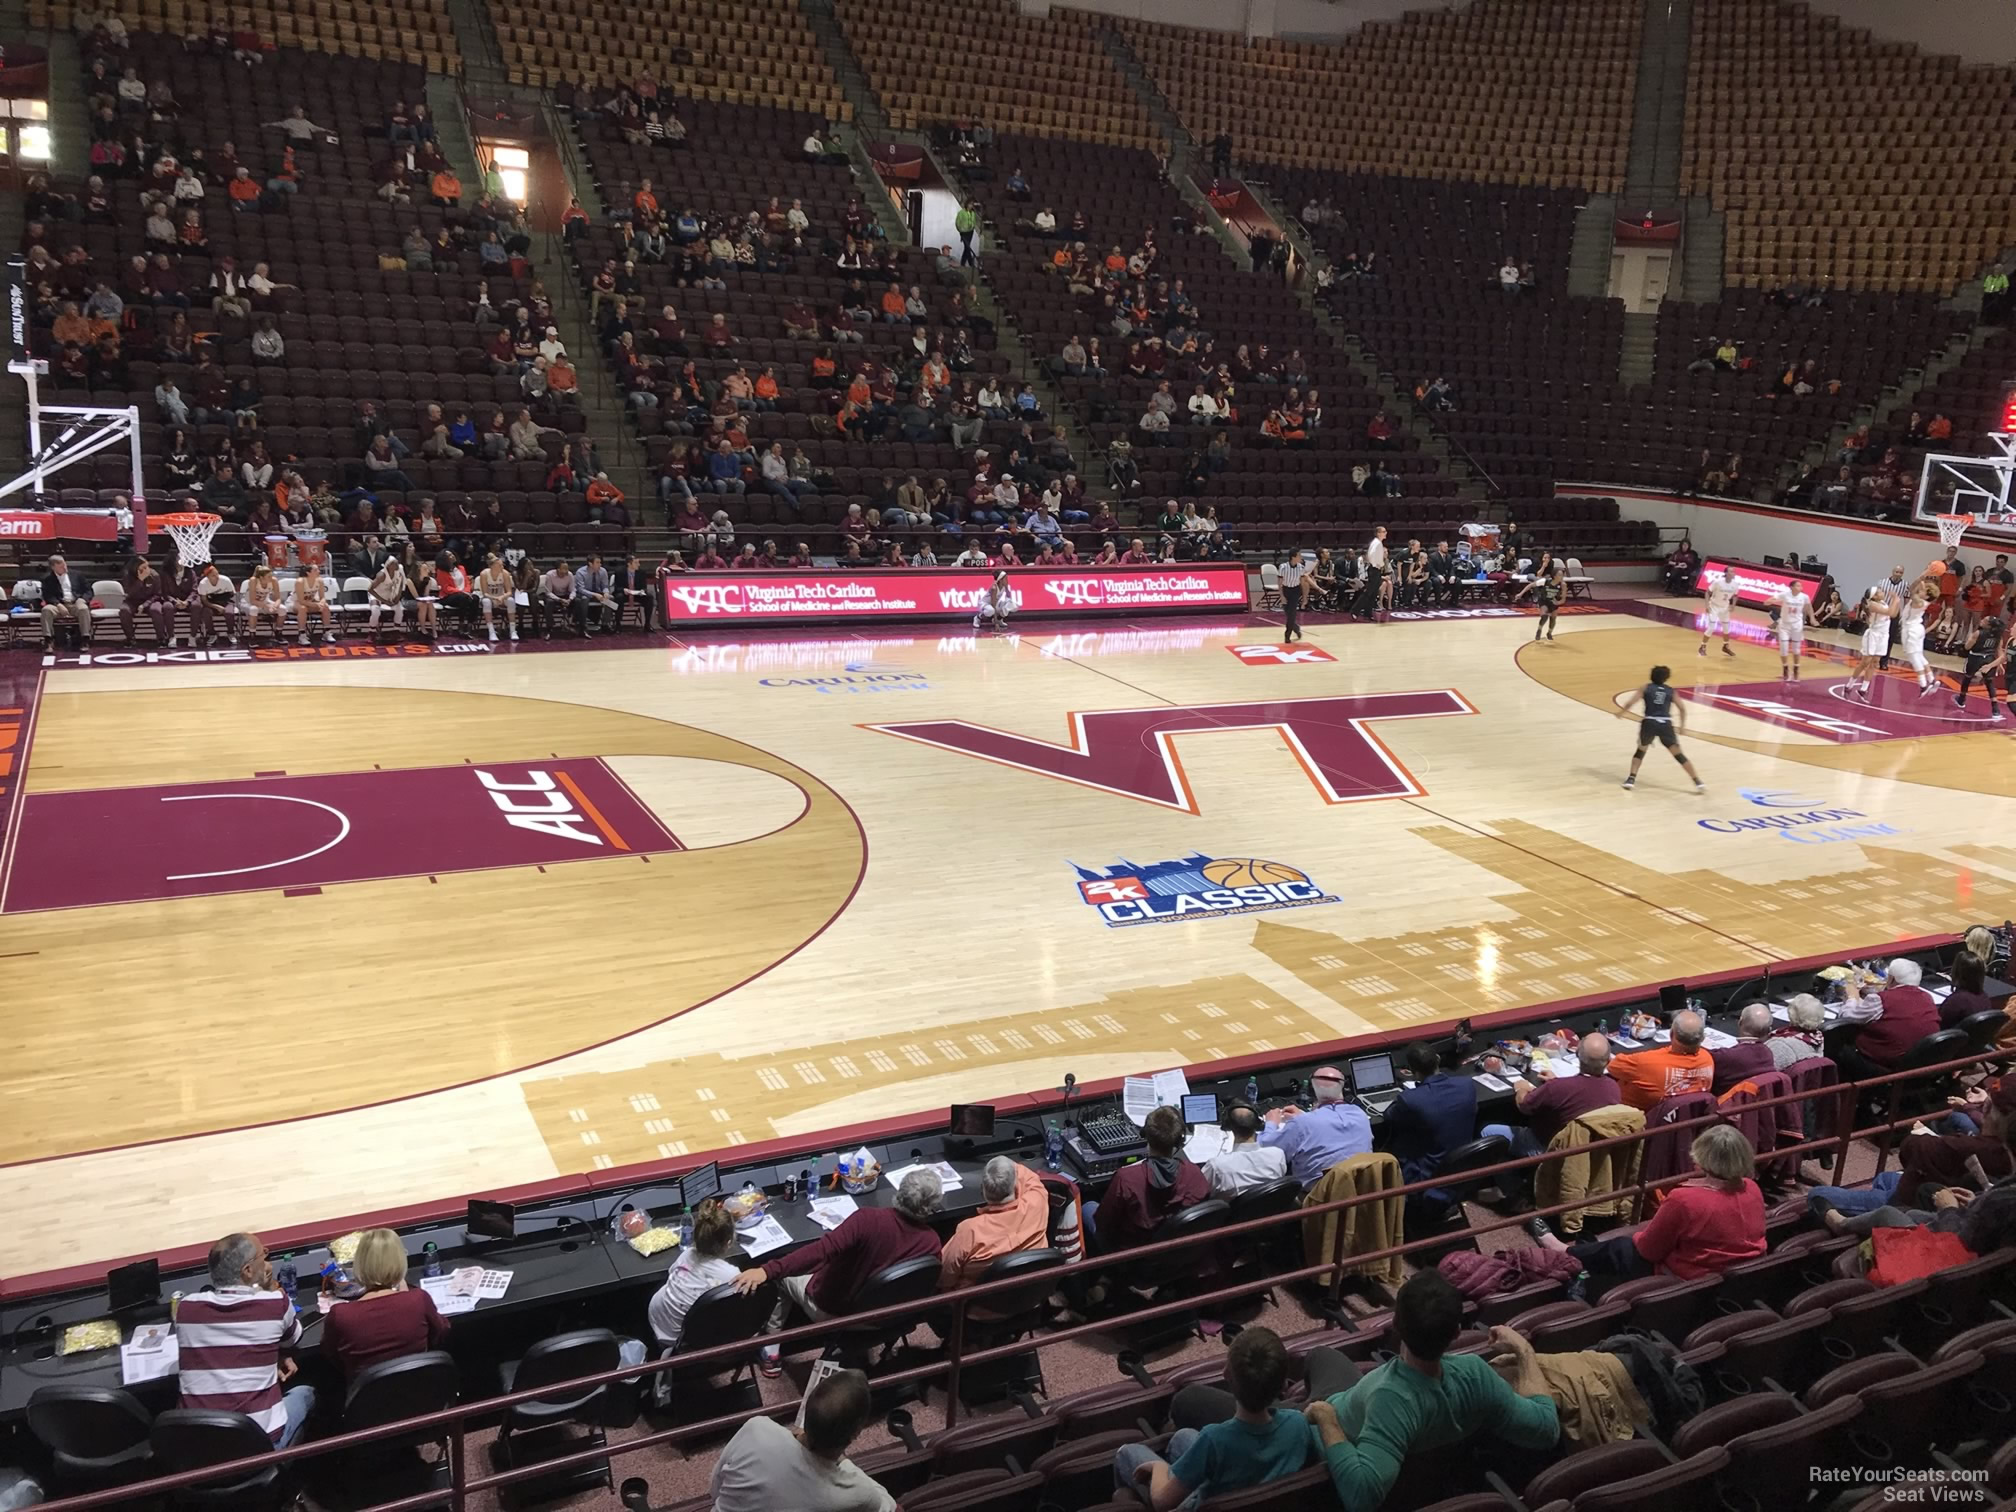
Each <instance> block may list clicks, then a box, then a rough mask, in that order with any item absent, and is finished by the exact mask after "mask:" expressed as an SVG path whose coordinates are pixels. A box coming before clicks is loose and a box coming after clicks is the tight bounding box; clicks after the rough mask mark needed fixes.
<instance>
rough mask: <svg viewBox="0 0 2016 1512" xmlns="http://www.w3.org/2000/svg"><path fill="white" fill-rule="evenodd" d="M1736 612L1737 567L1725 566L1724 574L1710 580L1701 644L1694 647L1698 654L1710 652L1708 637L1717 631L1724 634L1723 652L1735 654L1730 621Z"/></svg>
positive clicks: (1702, 654) (1702, 622)
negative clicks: (1730, 633) (1730, 640)
mask: <svg viewBox="0 0 2016 1512" xmlns="http://www.w3.org/2000/svg"><path fill="white" fill-rule="evenodd" d="M1735 613H1736V569H1735V568H1734V567H1724V568H1723V569H1722V576H1720V577H1718V578H1710V579H1709V580H1708V612H1707V614H1705V615H1704V616H1702V619H1701V644H1700V645H1699V646H1697V647H1695V649H1694V654H1695V655H1696V656H1706V655H1707V654H1708V637H1709V636H1711V635H1714V634H1715V633H1716V632H1717V631H1720V632H1721V635H1722V654H1723V655H1724V656H1734V655H1735V654H1736V653H1735V652H1734V651H1731V650H1730V649H1729V621H1730V620H1731V619H1732V618H1733V617H1734V616H1735Z"/></svg>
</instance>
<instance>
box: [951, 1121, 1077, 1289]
mask: <svg viewBox="0 0 2016 1512" xmlns="http://www.w3.org/2000/svg"><path fill="white" fill-rule="evenodd" d="M980 1195H981V1197H983V1198H984V1199H986V1206H985V1207H983V1208H981V1209H980V1211H979V1212H977V1213H975V1214H974V1215H973V1216H972V1217H971V1218H968V1219H967V1220H966V1221H965V1222H964V1223H962V1224H960V1225H959V1227H958V1228H957V1229H955V1230H954V1231H953V1234H952V1237H951V1238H950V1239H949V1240H947V1241H946V1244H945V1248H944V1249H943V1250H942V1251H941V1252H940V1254H939V1268H938V1289H939V1290H940V1291H951V1290H952V1289H953V1288H954V1287H958V1286H971V1285H973V1284H974V1283H975V1282H977V1281H978V1280H980V1278H981V1277H982V1276H983V1275H985V1274H986V1271H987V1267H988V1266H990V1265H992V1264H993V1263H994V1262H995V1261H996V1260H999V1259H1000V1258H1001V1257H1002V1256H1003V1255H1012V1254H1015V1253H1017V1252H1018V1251H1020V1250H1033V1249H1041V1248H1042V1247H1043V1244H1044V1241H1045V1239H1046V1238H1047V1237H1048V1234H1049V1228H1050V1195H1049V1193H1048V1192H1046V1191H1045V1190H1044V1188H1043V1180H1042V1178H1041V1177H1040V1176H1038V1175H1037V1174H1036V1173H1035V1172H1034V1171H1032V1170H1030V1169H1029V1167H1027V1166H1025V1165H1022V1164H1020V1163H1019V1162H1017V1161H1013V1160H1010V1159H1009V1158H1008V1157H1007V1156H1006V1155H996V1156H995V1157H994V1158H993V1159H992V1160H990V1161H988V1162H987V1169H986V1170H985V1171H984V1172H982V1173H981V1177H980Z"/></svg>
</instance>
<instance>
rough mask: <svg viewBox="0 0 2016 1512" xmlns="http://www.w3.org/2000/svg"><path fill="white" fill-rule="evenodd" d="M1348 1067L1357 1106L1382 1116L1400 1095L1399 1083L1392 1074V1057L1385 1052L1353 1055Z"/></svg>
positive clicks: (1369, 1112)
mask: <svg viewBox="0 0 2016 1512" xmlns="http://www.w3.org/2000/svg"><path fill="white" fill-rule="evenodd" d="M1348 1069H1349V1071H1350V1073H1351V1090H1352V1091H1353V1092H1354V1093H1356V1094H1357V1102H1358V1106H1359V1107H1361V1108H1363V1109H1364V1110H1365V1111H1366V1112H1367V1113H1368V1114H1371V1115H1373V1116H1375V1117H1383V1116H1384V1115H1385V1112H1386V1110H1387V1109H1388V1108H1390V1107H1391V1106H1392V1105H1393V1103H1394V1100H1395V1099H1397V1098H1398V1097H1399V1096H1400V1090H1401V1089H1400V1084H1399V1083H1398V1082H1397V1081H1396V1080H1395V1079H1394V1076H1393V1057H1392V1056H1390V1055H1385V1054H1380V1055H1355V1056H1353V1057H1352V1058H1351V1060H1350V1062H1349V1065H1348Z"/></svg>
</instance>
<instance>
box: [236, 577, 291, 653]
mask: <svg viewBox="0 0 2016 1512" xmlns="http://www.w3.org/2000/svg"><path fill="white" fill-rule="evenodd" d="M245 618H246V626H247V628H246V632H245V633H246V639H248V640H257V639H258V638H259V622H260V621H261V620H267V619H270V620H271V621H272V622H273V638H274V639H275V640H285V639H286V638H287V600H286V597H285V596H284V595H283V594H282V593H281V591H280V579H278V578H277V577H275V576H274V575H273V569H272V568H271V567H268V566H266V565H265V564H264V563H263V562H262V563H261V564H260V565H259V566H257V567H255V568H253V569H252V577H251V580H250V581H249V582H247V583H246V584H245Z"/></svg>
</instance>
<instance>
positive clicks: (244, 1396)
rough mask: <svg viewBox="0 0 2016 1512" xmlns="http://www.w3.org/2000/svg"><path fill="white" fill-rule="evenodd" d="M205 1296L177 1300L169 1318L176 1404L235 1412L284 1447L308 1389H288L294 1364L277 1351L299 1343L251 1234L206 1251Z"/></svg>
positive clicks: (293, 1320)
mask: <svg viewBox="0 0 2016 1512" xmlns="http://www.w3.org/2000/svg"><path fill="white" fill-rule="evenodd" d="M210 1286H211V1289H210V1290H209V1291H200V1292H196V1293H194V1294H193V1295H191V1296H187V1297H184V1298H183V1299H182V1304H181V1306H180V1307H179V1308H177V1309H176V1312H175V1334H176V1337H177V1339H178V1340H179V1342H180V1345H181V1350H182V1363H181V1370H182V1405H183V1406H184V1407H188V1408H192V1409H196V1410H200V1411H210V1412H242V1413H244V1414H245V1415H246V1416H247V1417H249V1418H251V1419H252V1421H253V1422H255V1423H257V1424H258V1425H259V1426H260V1427H261V1428H264V1429H265V1430H266V1431H267V1432H268V1433H269V1434H271V1435H272V1437H273V1444H274V1447H275V1448H279V1449H284V1448H286V1447H287V1446H288V1445H289V1444H291V1443H293V1442H294V1440H295V1439H296V1438H298V1437H300V1434H301V1429H302V1427H303V1426H304V1425H305V1424H306V1423H307V1421H308V1414H309V1413H310V1412H311V1411H312V1410H313V1409H314V1406H315V1388H314V1387H313V1386H307V1385H299V1386H290V1387H288V1389H287V1391H286V1392H285V1394H282V1392H281V1390H280V1387H281V1383H282V1382H284V1381H287V1380H289V1379H291V1378H292V1377H293V1376H294V1374H295V1372H296V1371H297V1370H299V1368H300V1367H299V1366H298V1365H296V1364H295V1362H294V1360H293V1358H292V1357H291V1356H290V1355H287V1354H284V1353H282V1351H283V1350H289V1349H292V1348H293V1347H294V1346H295V1345H296V1344H299V1343H300V1342H301V1320H300V1319H299V1318H298V1317H297V1316H295V1313H294V1304H293V1302H292V1301H291V1300H290V1299H289V1298H288V1296H287V1294H286V1293H285V1292H283V1291H281V1290H280V1289H279V1288H278V1287H277V1286H275V1285H274V1284H273V1267H272V1265H271V1264H269V1263H268V1261H267V1259H266V1246H265V1244H264V1243H262V1242H261V1241H260V1238H259V1236H258V1235H257V1234H231V1235H229V1236H227V1237H225V1238H223V1239H219V1240H218V1241H217V1242H216V1243H215V1244H213V1245H211V1246H210Z"/></svg>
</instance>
